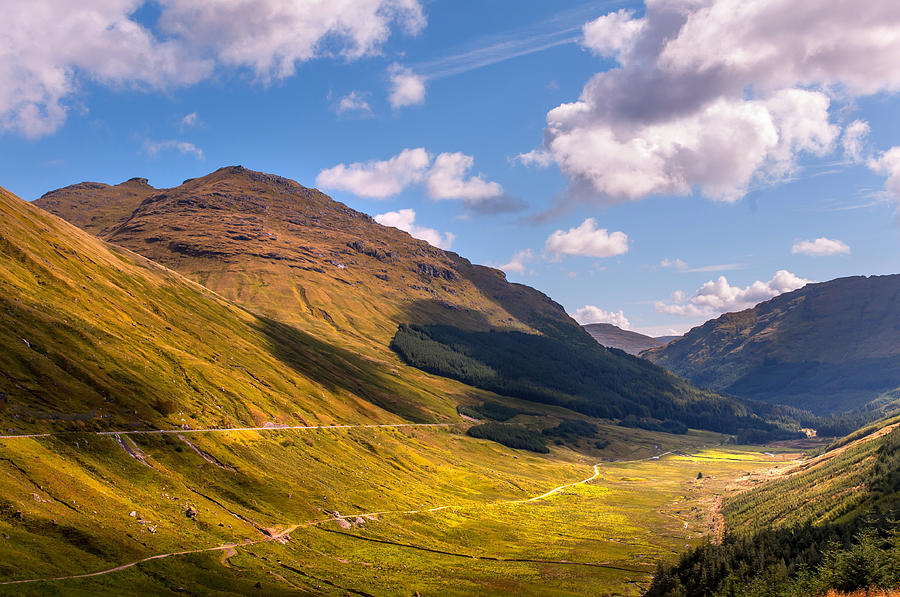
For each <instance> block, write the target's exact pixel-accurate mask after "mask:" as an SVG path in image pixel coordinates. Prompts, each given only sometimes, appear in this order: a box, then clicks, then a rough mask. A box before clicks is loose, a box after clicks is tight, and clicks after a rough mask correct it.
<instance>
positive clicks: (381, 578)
mask: <svg viewBox="0 0 900 597" xmlns="http://www.w3.org/2000/svg"><path fill="white" fill-rule="evenodd" d="M720 441H721V438H720V436H717V435H715V434H710V433H698V432H691V433H689V434H688V435H687V436H666V435H662V434H651V433H646V434H643V435H640V436H638V438H637V442H636V444H635V445H634V446H631V448H630V450H631V454H630V455H627V456H626V455H625V454H623V453H622V451H623V449H622V448H620V449H619V450H618V453H616V454H610V455H609V456H616V457H619V458H622V457H625V458H627V460H624V459H621V460H619V461H615V462H613V461H601V459H600V458H599V457H598V458H594V459H589V458H588V457H587V456H585V455H583V454H579V453H577V452H574V451H570V450H568V449H566V448H564V447H554V449H553V450H552V452H551V454H549V455H537V454H532V453H528V452H521V451H516V450H510V449H508V448H505V447H502V446H500V445H498V444H494V443H492V442H487V441H481V440H475V439H472V438H469V437H467V436H465V435H463V434H462V433H461V429H460V428H457V427H455V426H446V427H440V426H416V425H410V426H402V427H397V426H394V427H388V426H359V427H353V426H347V427H330V428H308V429H262V430H227V431H226V430H223V431H221V432H218V433H199V432H195V433H192V434H190V437H189V438H188V436H187V433H185V432H184V431H176V432H173V433H171V434H139V433H134V432H131V433H127V434H126V433H120V434H118V435H110V434H105V435H101V434H89V433H80V434H79V433H69V434H63V435H50V436H42V437H33V438H0V446H2V457H0V495H2V496H3V498H2V499H0V594H11V595H12V594H15V595H22V594H26V595H27V594H41V595H46V594H59V595H96V594H116V595H128V594H133V595H141V594H166V593H170V592H172V591H179V592H180V591H185V592H187V593H188V594H210V593H212V594H221V595H240V594H248V593H249V594H260V595H277V594H298V593H300V594H303V593H310V594H335V595H346V594H355V595H415V594H419V595H423V596H424V595H438V594H440V595H471V594H479V595H486V594H523V595H525V594H528V595H530V594H541V595H575V594H616V595H639V594H641V593H642V592H643V590H644V589H646V587H647V585H648V583H649V578H650V574H651V573H652V571H653V570H654V567H655V565H656V562H657V561H659V560H660V559H663V558H670V557H672V556H674V554H675V553H676V552H678V551H680V550H681V549H683V548H684V547H685V546H687V545H692V544H694V543H696V542H697V541H698V540H699V539H700V538H701V537H703V536H705V535H707V534H709V533H711V532H712V530H713V529H714V526H715V522H714V514H715V511H716V504H717V503H718V496H719V495H721V494H722V492H724V491H725V490H726V487H727V486H728V485H729V484H731V483H733V482H734V481H735V480H736V479H738V478H740V477H743V476H746V475H747V474H748V473H753V474H755V475H756V474H760V473H762V472H764V471H766V470H773V469H775V467H779V468H783V467H785V466H786V465H787V461H790V460H791V459H793V458H794V456H795V455H793V454H787V453H782V454H776V455H775V456H771V455H768V454H765V453H764V452H763V449H761V448H760V449H757V448H752V447H727V448H725V447H721V446H717V445H716V444H718V443H719V442H720ZM698 473H702V477H701V478H698Z"/></svg>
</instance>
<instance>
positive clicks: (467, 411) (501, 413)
mask: <svg viewBox="0 0 900 597" xmlns="http://www.w3.org/2000/svg"><path fill="white" fill-rule="evenodd" d="M456 412H458V413H459V414H461V415H465V416H467V417H472V418H473V419H490V420H491V421H508V420H510V419H512V418H513V417H514V416H516V415H519V414H531V413H528V412H525V411H522V410H519V409H517V408H513V407H511V406H506V405H505V404H500V403H499V402H488V401H485V402H482V403H481V405H479V406H467V405H462V404H461V405H459V406H457V407H456Z"/></svg>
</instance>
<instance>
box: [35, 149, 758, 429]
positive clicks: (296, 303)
mask: <svg viewBox="0 0 900 597" xmlns="http://www.w3.org/2000/svg"><path fill="white" fill-rule="evenodd" d="M115 188H118V187H104V193H107V191H110V189H115ZM92 192H93V191H92V188H91V187H90V186H89V185H85V184H81V185H76V186H75V187H68V188H66V189H61V190H59V191H56V192H53V193H49V194H48V195H46V196H45V197H44V198H42V199H41V200H39V201H38V202H37V203H38V205H41V206H43V207H46V208H48V209H52V210H54V211H55V212H56V213H59V214H60V215H62V216H67V215H69V214H71V213H72V210H71V209H69V208H68V207H67V204H66V203H65V202H64V201H62V199H63V198H67V200H68V202H69V204H72V205H82V204H90V203H91V202H97V203H102V204H103V205H104V206H105V209H106V210H107V211H109V212H113V211H117V212H118V213H121V214H124V213H125V212H126V211H127V208H128V207H130V206H131V205H132V203H131V201H132V199H131V197H130V195H129V196H128V197H123V198H122V199H121V206H120V207H114V206H115V204H116V201H117V200H116V199H115V197H114V196H112V195H110V194H108V193H107V194H104V196H103V197H102V200H97V199H91V198H90V195H91V193H92ZM110 192H111V191H110ZM49 198H54V201H53V202H52V203H51V202H50V201H49ZM126 204H127V205H126ZM79 218H81V220H75V221H76V222H78V221H83V219H84V217H83V216H79ZM103 237H104V238H106V239H107V240H109V241H110V242H112V243H115V244H117V245H120V246H123V247H126V248H129V249H131V250H133V251H135V252H138V253H140V254H142V255H144V256H146V257H148V258H150V259H152V260H154V261H156V262H158V263H161V264H163V265H165V266H168V267H170V268H172V269H175V270H177V271H179V272H181V273H182V274H184V275H185V276H187V277H188V278H190V279H192V280H195V281H197V282H199V283H201V284H203V285H204V286H206V287H208V288H210V289H212V290H214V291H216V292H217V293H219V294H221V295H223V296H225V297H226V298H228V299H231V300H233V301H235V302H237V303H239V304H241V305H244V306H246V307H247V308H248V309H250V310H251V311H253V312H254V313H257V314H259V315H260V316H262V317H265V318H268V319H270V320H274V321H279V322H281V323H283V324H287V325H289V326H293V327H296V328H298V329H301V330H303V331H305V332H308V333H309V334H310V335H311V336H312V337H314V338H316V339H319V340H321V341H322V342H324V343H327V344H329V345H333V346H336V347H339V348H340V349H343V350H347V351H350V352H353V353H356V354H359V355H364V356H365V357H367V358H369V359H371V360H372V362H375V363H378V367H379V368H380V369H381V370H382V371H385V372H395V373H396V375H397V377H399V378H400V379H423V376H422V374H421V373H420V372H418V371H416V370H415V369H412V368H411V367H409V366H408V365H412V366H413V367H417V368H419V369H422V370H425V371H428V372H430V373H433V374H438V375H441V376H444V377H450V378H453V379H457V380H459V381H463V382H465V383H467V384H469V385H470V386H475V387H479V388H482V389H486V390H489V391H494V392H500V393H506V394H508V395H512V396H515V397H518V398H524V399H527V400H535V401H539V402H545V403H549V404H555V405H562V406H567V407H570V408H574V409H576V410H578V411H580V412H582V413H585V414H589V415H595V416H606V417H624V416H626V415H634V416H637V417H651V418H659V419H665V418H670V417H675V418H679V419H680V420H683V421H685V422H686V423H688V424H689V425H693V426H699V427H704V428H712V429H716V430H722V431H730V432H737V431H739V430H740V429H743V428H751V427H752V428H763V429H768V428H769V426H768V425H767V424H765V423H764V422H762V421H761V420H760V419H759V418H758V417H755V416H752V413H751V412H750V410H749V409H748V408H747V407H746V406H745V405H743V404H740V403H738V402H736V401H733V400H728V399H723V398H721V397H719V396H716V395H714V394H712V393H709V392H702V391H698V390H697V389H696V388H693V387H691V386H690V385H689V384H687V383H684V382H683V381H682V380H679V379H677V378H675V377H673V376H671V375H670V374H668V373H667V372H665V371H664V370H662V369H660V368H658V367H655V366H653V365H651V364H649V363H647V362H644V361H640V360H638V359H634V358H631V357H629V356H627V355H625V354H623V353H621V352H619V351H615V350H607V349H605V348H603V347H601V346H599V345H598V344H597V343H596V342H595V341H594V340H593V339H592V338H591V337H590V336H589V335H588V334H587V333H586V332H585V331H584V330H583V329H582V328H581V327H580V326H579V325H578V324H577V323H576V322H575V321H574V320H572V319H571V318H570V317H569V316H568V315H567V314H566V313H565V311H564V310H563V309H562V308H561V307H560V306H559V305H558V304H556V303H555V302H553V301H552V300H550V299H549V298H548V297H546V296H545V295H543V294H542V293H540V292H538V291H536V290H534V289H532V288H530V287H527V286H524V285H520V284H511V283H509V282H507V281H506V279H505V276H504V274H503V273H502V272H500V271H498V270H495V269H492V268H488V267H483V266H478V265H473V264H471V263H470V262H469V261H468V260H466V259H464V258H462V257H460V256H458V255H456V254H455V253H452V252H447V251H443V250H440V249H437V248H435V247H432V246H431V245H429V244H428V243H426V242H424V241H420V240H417V239H414V238H412V237H411V236H409V235H408V234H406V233H405V232H402V231H400V230H397V229H395V228H388V227H385V226H381V225H379V224H377V223H376V222H374V220H372V218H370V217H369V216H367V215H365V214H362V213H359V212H356V211H354V210H351V209H349V208H347V207H346V206H344V205H343V204H340V203H338V202H336V201H333V200H332V199H330V198H329V197H327V196H326V195H324V194H322V193H320V192H319V191H317V190H315V189H309V188H306V187H303V186H301V185H299V184H298V183H296V182H294V181H291V180H288V179H285V178H282V177H278V176H273V175H270V174H263V173H260V172H254V171H251V170H247V169H245V168H242V167H239V166H235V167H227V168H222V169H219V170H217V171H216V172H213V173H212V174H209V175H207V176H204V177H201V178H196V179H192V180H188V181H185V183H184V184H182V185H181V186H179V187H176V188H173V189H164V190H158V191H156V192H155V193H152V194H150V195H149V196H148V197H147V198H145V199H144V200H143V201H142V202H141V203H140V205H139V206H138V207H137V208H136V209H134V211H133V212H132V213H130V214H129V215H127V216H122V218H121V222H120V223H119V224H117V225H114V226H112V227H111V228H109V229H108V231H107V232H105V233H104V234H103ZM409 326H414V327H416V329H419V330H420V331H424V332H425V333H426V334H427V335H428V338H427V339H426V338H425V337H424V336H422V335H418V336H417V335H415V334H412V335H410V334H409V333H407V332H408V331H409V330H411V329H413V328H412V327H409ZM511 345H516V346H518V347H519V349H517V350H515V351H508V352H507V353H506V355H505V356H503V357H502V358H499V363H498V362H497V361H498V355H497V354H495V353H496V351H497V347H500V346H511ZM391 348H393V349H394V351H392V350H391ZM395 351H396V353H397V354H395ZM398 354H399V356H400V357H402V361H401V360H400V358H398ZM560 357H564V358H560ZM568 357H572V358H568ZM554 359H555V360H554ZM461 360H462V361H464V362H465V363H468V364H467V365H465V366H464V367H462V368H460V367H459V366H457V365H456V364H457V363H459V362H461ZM551 360H552V362H553V364H554V366H553V367H552V368H553V369H554V373H553V375H554V376H555V377H556V378H558V379H555V380H550V377H551V376H548V375H543V374H542V373H541V372H542V371H543V369H546V368H547V367H544V368H541V367H538V366H537V365H539V364H541V363H542V362H544V364H545V365H546V362H551ZM473 372H474V374H472V373H473ZM392 375H393V374H392ZM548 380H550V381H548Z"/></svg>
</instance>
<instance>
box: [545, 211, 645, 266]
mask: <svg viewBox="0 0 900 597" xmlns="http://www.w3.org/2000/svg"><path fill="white" fill-rule="evenodd" d="M545 246H546V249H547V252H548V253H550V254H551V255H556V256H558V255H583V256H585V257H613V256H614V255H622V254H623V253H627V252H628V235H627V234H625V233H624V232H612V233H611V232H609V231H608V230H607V229H606V228H597V221H596V220H595V219H594V218H588V219H586V220H585V221H584V222H582V223H581V225H579V226H577V227H575V228H570V229H569V230H567V231H566V230H557V231H556V232H554V233H553V234H551V235H550V236H549V237H548V238H547V243H546V245H545Z"/></svg>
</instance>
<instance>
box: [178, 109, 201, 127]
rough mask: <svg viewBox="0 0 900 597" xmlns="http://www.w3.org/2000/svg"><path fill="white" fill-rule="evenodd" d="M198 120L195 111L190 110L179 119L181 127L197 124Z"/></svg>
mask: <svg viewBox="0 0 900 597" xmlns="http://www.w3.org/2000/svg"><path fill="white" fill-rule="evenodd" d="M199 122H200V121H199V120H198V117H197V113H196V112H191V113H190V114H188V115H186V116H185V117H184V118H182V119H181V128H183V129H184V128H191V127H194V126H197V125H198V124H199Z"/></svg>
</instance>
